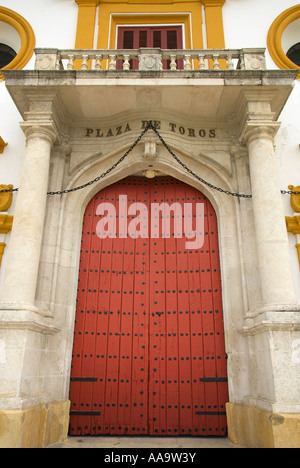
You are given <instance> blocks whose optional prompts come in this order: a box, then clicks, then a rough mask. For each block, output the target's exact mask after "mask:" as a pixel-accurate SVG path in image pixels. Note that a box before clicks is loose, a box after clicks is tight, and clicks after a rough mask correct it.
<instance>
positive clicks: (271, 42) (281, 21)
mask: <svg viewBox="0 0 300 468" xmlns="http://www.w3.org/2000/svg"><path fill="white" fill-rule="evenodd" d="M299 18H300V5H295V6H293V7H292V8H288V9H287V10H285V11H284V12H283V13H281V15H279V16H278V17H277V18H276V19H275V21H274V22H273V24H272V26H271V28H270V29H269V33H268V39H267V45H268V50H269V52H270V55H271V57H272V59H273V60H274V62H275V63H276V65H277V66H278V67H279V68H281V69H283V70H286V69H296V70H299V69H300V67H298V66H297V65H296V64H295V63H293V62H292V61H291V60H290V59H289V58H288V57H287V56H286V54H285V53H284V51H283V48H282V42H281V40H282V35H283V32H284V30H285V29H286V28H287V26H288V25H289V24H291V23H292V22H293V21H296V20H297V19H299ZM298 79H300V73H299V74H298Z"/></svg>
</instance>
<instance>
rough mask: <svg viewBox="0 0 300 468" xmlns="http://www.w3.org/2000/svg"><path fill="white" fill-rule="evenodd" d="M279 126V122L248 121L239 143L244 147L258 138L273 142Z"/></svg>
mask: <svg viewBox="0 0 300 468" xmlns="http://www.w3.org/2000/svg"><path fill="white" fill-rule="evenodd" d="M280 125H281V124H280V122H273V121H259V120H257V121H248V122H246V124H245V126H244V128H243V130H242V133H241V137H240V141H241V143H244V144H246V145H248V144H249V143H250V142H251V141H253V140H258V139H260V138H268V139H270V140H272V141H273V139H274V137H275V135H276V133H277V132H278V130H279V128H280Z"/></svg>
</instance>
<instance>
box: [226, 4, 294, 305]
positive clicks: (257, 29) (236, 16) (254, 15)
mask: <svg viewBox="0 0 300 468" xmlns="http://www.w3.org/2000/svg"><path fill="white" fill-rule="evenodd" d="M298 4H299V2H298V1H296V0H276V2H274V1H273V0H263V1H260V0H247V1H241V0H227V1H226V3H225V5H224V7H223V19H224V30H225V40H226V47H227V48H243V47H266V62H267V69H270V70H271V69H277V68H278V67H277V66H276V65H275V63H274V62H273V60H272V58H271V56H270V54H269V52H268V49H267V35H268V31H269V28H270V27H271V25H272V23H273V21H274V20H275V19H276V18H277V17H278V16H279V15H280V14H281V13H282V12H283V11H285V10H287V9H288V8H291V7H293V6H295V5H298ZM297 24H298V22H297ZM297 42H300V35H299V29H298V37H297V36H296V35H295V28H294V27H293V26H292V25H290V26H289V27H288V28H287V29H286V31H285V32H284V34H283V44H282V45H283V48H284V50H285V51H287V50H288V48H289V47H291V46H292V45H294V44H295V43H297ZM299 102H300V80H297V81H296V82H295V88H294V90H293V92H292V94H291V96H290V98H289V99H288V102H287V103H286V106H285V108H284V110H283V112H282V114H281V115H280V117H279V121H280V122H281V128H280V130H279V132H278V134H277V136H276V139H275V145H276V147H275V156H276V159H277V162H278V170H279V180H280V186H281V188H282V189H283V190H288V185H290V184H292V185H295V186H297V185H300V147H299V144H300V106H299ZM266 177H267V175H266ZM282 199H283V203H284V210H285V215H286V216H293V211H292V209H291V207H290V197H289V196H288V195H284V196H283V197H282ZM266 209H267V207H266ZM289 240H290V252H291V259H292V263H293V272H294V277H295V287H296V290H297V297H298V301H299V302H300V268H299V261H298V255H297V249H296V248H295V244H296V236H294V235H293V234H289Z"/></svg>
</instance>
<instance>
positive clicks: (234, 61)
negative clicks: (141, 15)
mask: <svg viewBox="0 0 300 468" xmlns="http://www.w3.org/2000/svg"><path fill="white" fill-rule="evenodd" d="M35 54H36V62H35V69H36V70H74V69H80V70H96V71H101V70H124V71H127V72H129V71H131V70H132V69H135V70H140V71H151V70H153V71H160V70H165V69H168V70H171V71H180V70H186V71H189V70H214V71H219V70H221V69H224V70H265V69H266V61H265V49H261V48H259V49H182V50H162V49H149V48H147V49H146V48H142V49H127V50H126V49H122V50H121V49H110V50H91V49H78V50H58V49H35Z"/></svg>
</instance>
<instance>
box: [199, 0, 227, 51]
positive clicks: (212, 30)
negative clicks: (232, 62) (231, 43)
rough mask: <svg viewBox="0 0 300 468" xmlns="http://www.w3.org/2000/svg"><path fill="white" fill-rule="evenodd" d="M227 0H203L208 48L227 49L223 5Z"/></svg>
mask: <svg viewBox="0 0 300 468" xmlns="http://www.w3.org/2000/svg"><path fill="white" fill-rule="evenodd" d="M225 1H226V0H201V3H202V4H203V5H204V10H205V23H206V37H207V47H208V49H225V37H224V26H223V13H222V7H223V5H224V3H225Z"/></svg>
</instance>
